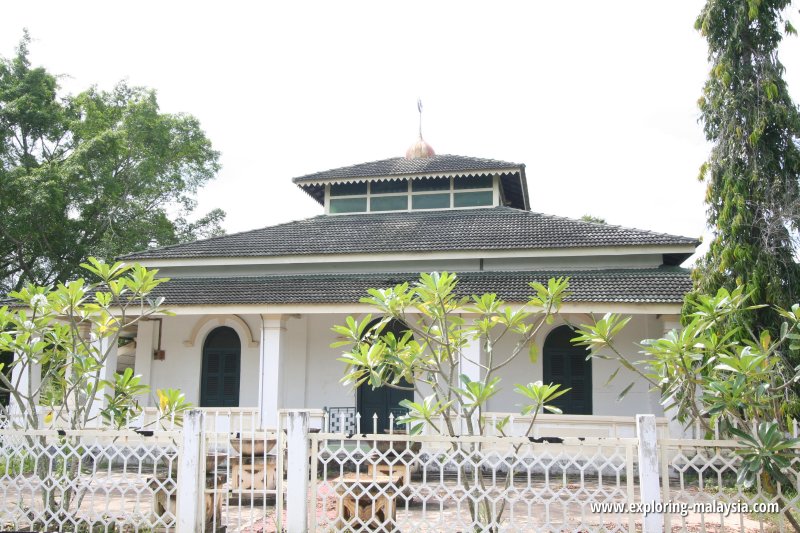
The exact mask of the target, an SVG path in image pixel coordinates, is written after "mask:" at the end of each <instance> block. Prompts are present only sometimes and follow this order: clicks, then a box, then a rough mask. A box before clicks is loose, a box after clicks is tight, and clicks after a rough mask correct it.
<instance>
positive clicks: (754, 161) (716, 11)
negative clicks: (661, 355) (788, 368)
mask: <svg viewBox="0 0 800 533" xmlns="http://www.w3.org/2000/svg"><path fill="white" fill-rule="evenodd" d="M789 5H790V1H789V0H758V1H755V0H750V1H743V0H713V1H709V2H707V4H706V6H705V7H704V8H703V10H702V12H701V13H700V15H699V17H698V18H697V22H696V27H697V29H698V30H699V31H700V32H701V34H702V35H703V36H704V37H705V38H706V40H707V41H708V50H709V61H710V63H711V71H710V73H709V77H708V81H707V82H706V84H705V87H704V89H703V96H702V97H701V98H700V101H699V106H700V110H701V112H702V120H703V124H704V128H705V134H706V138H707V139H708V140H709V141H711V142H712V143H713V145H714V146H713V148H712V151H711V154H710V156H709V159H708V161H707V162H706V163H705V164H704V165H703V166H702V168H701V171H700V179H701V180H705V181H706V183H707V194H706V203H707V206H708V223H709V226H710V227H711V229H712V230H713V232H714V237H713V240H712V241H711V244H710V248H709V251H708V253H707V255H706V256H705V257H704V258H703V259H702V260H701V261H700V262H699V264H698V268H697V270H696V271H695V281H696V290H697V292H698V293H699V294H715V293H716V292H717V289H719V288H726V289H728V290H729V291H733V290H734V289H735V288H736V286H737V284H740V283H741V284H743V285H744V286H745V291H744V292H745V293H746V294H749V295H750V296H751V298H752V300H751V301H753V302H756V303H760V304H768V305H769V306H771V307H763V308H761V309H759V310H758V311H756V312H753V313H747V314H745V315H744V316H741V315H737V318H738V319H740V320H744V322H735V323H733V324H731V325H730V327H728V326H727V324H725V329H726V330H729V331H730V330H735V329H736V328H737V327H738V326H742V328H743V329H742V330H740V332H741V334H742V335H744V336H745V337H750V336H751V334H750V333H749V332H753V331H760V330H768V331H769V333H770V334H771V335H772V336H773V337H776V336H778V334H779V329H778V328H779V327H780V323H781V318H780V316H779V315H778V314H777V313H776V312H775V308H776V307H781V308H787V307H788V306H789V305H791V304H792V303H794V301H795V299H796V298H797V295H798V294H800V267H798V264H797V261H796V259H795V252H796V250H797V244H798V243H797V242H796V238H795V237H796V235H797V231H798V230H800V190H799V189H798V178H799V177H800V141H799V139H800V113H798V109H797V107H796V106H795V104H794V103H793V102H792V100H791V98H790V95H789V91H788V88H787V86H786V82H785V81H784V80H783V73H784V67H783V65H782V64H781V63H780V61H779V60H778V54H777V49H778V45H779V43H780V42H781V39H782V37H783V32H785V33H788V34H794V33H795V31H794V28H793V27H792V26H791V24H790V23H789V22H788V21H784V12H785V10H786V9H787V8H788V7H789ZM748 330H749V332H748ZM791 357H792V360H793V362H794V364H798V363H800V352H797V351H796V350H795V351H793V354H791Z"/></svg>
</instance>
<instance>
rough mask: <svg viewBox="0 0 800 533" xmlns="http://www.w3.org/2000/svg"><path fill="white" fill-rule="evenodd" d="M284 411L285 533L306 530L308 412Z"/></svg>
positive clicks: (303, 531)
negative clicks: (285, 450) (286, 420)
mask: <svg viewBox="0 0 800 533" xmlns="http://www.w3.org/2000/svg"><path fill="white" fill-rule="evenodd" d="M286 414H287V416H288V423H287V425H286V426H287V435H286V437H287V441H286V444H287V446H286V448H287V450H288V456H289V460H288V462H287V471H286V530H287V531H288V533H306V531H308V450H309V447H308V412H307V411H288V412H287V413H286ZM312 497H314V495H312ZM279 512H280V511H279Z"/></svg>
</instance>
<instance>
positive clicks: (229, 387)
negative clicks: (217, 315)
mask: <svg viewBox="0 0 800 533" xmlns="http://www.w3.org/2000/svg"><path fill="white" fill-rule="evenodd" d="M241 359H242V343H241V341H240V340H239V335H238V334H237V333H236V331H235V330H234V329H233V328H229V327H227V326H223V327H219V328H215V329H213V330H211V333H209V334H208V337H206V341H205V343H203V371H202V375H201V378H200V407H239V381H240V371H241Z"/></svg>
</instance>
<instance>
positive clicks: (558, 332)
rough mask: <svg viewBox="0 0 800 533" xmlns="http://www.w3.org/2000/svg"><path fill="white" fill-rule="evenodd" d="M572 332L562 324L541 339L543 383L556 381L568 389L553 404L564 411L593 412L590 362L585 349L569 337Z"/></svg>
mask: <svg viewBox="0 0 800 533" xmlns="http://www.w3.org/2000/svg"><path fill="white" fill-rule="evenodd" d="M573 337H575V332H574V330H572V328H570V327H569V326H561V327H558V328H556V329H554V330H553V331H551V332H550V334H549V335H548V336H547V338H546V339H545V341H544V350H543V352H544V353H543V362H542V371H543V372H542V374H543V378H544V382H545V383H557V384H559V385H561V386H562V388H565V389H567V388H569V389H571V390H570V391H569V392H567V393H566V394H564V395H563V396H561V397H560V398H557V399H556V400H555V401H554V402H553V405H554V406H556V407H558V408H559V409H561V410H562V411H563V412H564V414H572V415H590V414H592V361H591V359H589V360H588V361H587V360H586V356H587V354H588V353H587V351H586V349H585V348H584V347H582V346H575V345H574V344H572V342H571V339H572V338H573Z"/></svg>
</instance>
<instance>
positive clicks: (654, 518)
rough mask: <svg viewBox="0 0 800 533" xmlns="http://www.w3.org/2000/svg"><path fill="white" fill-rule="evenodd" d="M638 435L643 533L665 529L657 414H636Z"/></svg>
mask: <svg viewBox="0 0 800 533" xmlns="http://www.w3.org/2000/svg"><path fill="white" fill-rule="evenodd" d="M636 436H637V437H638V438H639V446H638V448H639V494H640V495H641V503H642V505H643V507H644V510H645V513H644V516H643V518H642V531H643V533H655V532H657V531H658V532H660V531H662V530H663V527H664V514H663V513H662V512H661V509H660V506H661V484H660V483H659V478H658V442H657V441H658V433H657V431H656V417H655V415H636ZM656 511H658V512H656Z"/></svg>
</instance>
